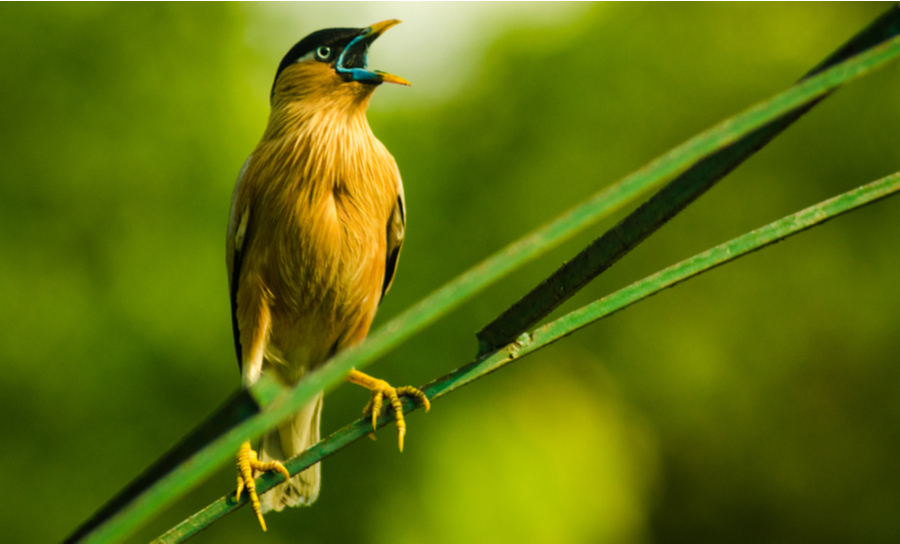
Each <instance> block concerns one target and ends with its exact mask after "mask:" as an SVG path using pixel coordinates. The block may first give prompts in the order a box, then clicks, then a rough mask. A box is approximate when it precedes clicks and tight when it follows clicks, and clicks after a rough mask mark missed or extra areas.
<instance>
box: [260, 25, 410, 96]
mask: <svg viewBox="0 0 900 544" xmlns="http://www.w3.org/2000/svg"><path fill="white" fill-rule="evenodd" d="M398 23H400V21H398V20H396V19H391V20H389V21H382V22H380V23H376V24H374V25H372V26H369V27H366V28H328V29H325V30H319V31H317V32H313V33H312V34H310V35H309V36H307V37H305V38H303V39H302V40H300V41H299V42H297V44H296V45H294V47H292V48H291V50H290V51H288V52H287V54H286V55H285V56H284V58H283V59H282V60H281V64H279V65H278V72H276V74H275V82H274V83H273V84H272V94H271V100H272V104H273V105H274V104H276V102H280V101H287V102H294V101H297V100H315V99H317V98H318V99H329V98H331V99H336V98H337V97H341V96H343V97H349V98H353V97H356V98H367V97H368V96H369V95H371V93H372V91H374V90H375V88H376V87H377V86H378V85H381V84H382V83H385V82H386V83H397V84H400V85H409V82H408V81H406V80H405V79H403V78H402V77H398V76H395V75H393V74H388V73H386V72H381V71H378V70H369V69H368V67H367V56H368V51H369V45H371V44H372V42H374V41H375V40H376V39H377V38H378V37H379V36H381V34H382V33H384V31H385V30H387V29H389V28H391V27H392V26H394V25H396V24H398Z"/></svg>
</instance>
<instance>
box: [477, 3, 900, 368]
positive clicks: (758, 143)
mask: <svg viewBox="0 0 900 544" xmlns="http://www.w3.org/2000/svg"><path fill="white" fill-rule="evenodd" d="M898 34H900V8H898V7H897V6H894V8H893V9H891V10H888V12H887V13H885V14H884V15H882V16H881V17H879V18H878V19H877V20H876V21H875V22H874V23H872V24H871V25H869V27H868V28H867V29H866V30H865V31H864V32H861V33H859V34H857V35H856V36H855V37H854V38H853V39H851V40H850V42H848V43H847V44H846V45H844V46H843V47H841V48H840V49H839V50H838V51H836V52H835V53H834V54H832V55H831V56H829V57H828V58H827V59H826V60H825V61H823V62H822V63H821V64H819V65H818V66H817V67H815V68H814V69H812V70H811V71H810V72H809V73H808V74H806V75H805V76H803V80H805V79H809V78H810V77H812V76H813V75H815V74H817V73H820V72H822V71H823V70H825V69H827V68H829V67H830V66H833V65H835V64H837V63H839V62H841V61H843V60H846V59H847V58H849V57H851V56H853V55H855V54H857V53H858V52H859V51H860V50H862V49H865V48H868V47H872V46H873V45H876V44H878V43H880V42H882V41H884V40H886V39H889V38H892V37H894V36H897V35H898ZM801 81H802V80H801ZM826 96H827V95H823V96H822V97H820V98H819V99H818V100H814V101H811V102H807V103H805V104H803V105H801V106H799V107H797V108H795V109H793V110H791V111H789V112H786V113H785V114H784V115H783V116H781V117H779V118H777V119H775V120H773V121H772V122H770V123H768V124H766V125H765V126H762V127H760V128H759V129H757V130H754V131H753V132H751V133H750V134H747V135H746V136H744V137H743V138H741V139H740V140H738V141H736V142H734V143H732V144H730V145H728V146H725V147H722V148H720V149H718V150H716V151H715V152H714V153H712V154H710V155H709V156H707V157H704V158H703V159H702V160H700V161H698V162H697V163H695V164H693V165H692V166H691V167H690V168H688V169H687V170H685V171H684V172H682V173H681V174H679V175H678V176H677V177H676V178H675V179H674V180H672V181H671V182H670V183H669V184H668V185H666V186H665V187H663V188H662V190H660V191H659V192H658V193H656V194H655V195H653V197H651V198H650V200H648V201H646V202H644V203H643V204H642V205H641V206H640V207H638V209H636V210H634V211H633V212H631V213H630V214H629V215H628V216H627V217H625V218H624V219H623V220H622V221H621V222H619V224H617V225H616V226H615V227H613V228H611V229H610V230H608V231H606V232H605V233H603V235H602V236H600V237H599V238H597V239H596V240H594V241H593V242H592V243H591V244H589V245H588V246H587V247H586V248H584V249H583V250H582V251H580V252H579V253H578V255H576V256H575V257H574V258H572V259H570V260H568V261H567V262H565V263H564V264H563V265H562V266H560V268H559V269H557V270H556V271H555V272H554V273H553V274H552V275H551V276H550V277H548V278H546V279H545V280H543V281H542V282H541V283H540V284H538V285H537V286H536V287H535V288H534V289H532V290H531V291H530V292H529V293H528V294H527V295H525V296H524V297H522V298H521V299H519V300H518V301H516V302H515V303H514V304H513V305H512V306H510V307H509V308H508V309H507V310H506V311H504V312H503V313H502V314H500V315H499V316H498V317H497V318H496V319H494V320H493V321H492V322H491V323H489V324H488V325H487V326H486V327H484V328H483V329H481V331H479V332H478V335H477V337H478V344H479V345H478V350H479V354H484V353H490V352H491V351H493V350H495V349H497V348H498V347H500V346H503V345H505V344H507V343H509V342H511V341H512V340H513V339H514V338H515V337H516V336H518V335H519V334H521V333H522V332H523V331H526V330H528V329H529V328H531V327H533V326H534V325H535V324H537V323H538V322H539V321H540V320H541V319H543V318H545V317H547V315H549V314H550V312H552V311H553V310H555V309H556V308H558V307H559V306H560V305H561V304H563V303H564V302H565V301H566V300H568V299H570V298H571V297H572V296H574V295H575V293H577V292H578V291H580V290H581V289H582V288H583V287H584V286H585V285H587V284H588V283H590V282H591V281H592V280H593V279H594V278H596V277H597V276H599V275H600V274H601V273H603V271H604V270H607V269H608V268H609V267H611V266H612V265H613V264H615V263H616V261H618V260H619V259H621V258H622V257H623V256H625V254H627V253H628V252H629V251H631V250H632V249H634V248H635V247H637V246H638V245H639V244H640V243H641V242H643V241H644V240H645V239H646V238H647V237H648V236H650V235H651V234H653V233H654V232H656V230H658V229H659V228H660V227H662V226H663V225H664V224H665V223H667V222H668V221H669V220H670V219H672V218H673V217H675V215H677V214H678V213H680V212H681V211H682V210H684V209H685V208H686V207H687V206H688V205H690V204H691V203H692V202H694V201H695V200H696V199H697V198H699V197H700V196H701V195H703V193H705V192H706V191H708V190H709V189H711V188H712V187H713V186H714V185H715V184H716V183H718V182H719V180H721V179H722V178H724V177H725V176H726V175H728V173H729V172H731V171H732V170H734V169H735V168H737V167H738V166H740V165H741V164H742V163H743V162H744V161H745V160H747V159H748V158H750V156H752V155H753V154H755V153H756V152H757V151H759V149H760V148H762V147H763V146H765V145H766V144H768V143H769V142H770V141H772V139H774V138H775V137H776V136H778V135H779V134H781V133H782V132H783V131H784V130H785V129H787V128H788V127H789V126H791V125H792V124H793V123H794V122H795V121H797V120H798V119H799V118H800V117H802V116H803V115H804V114H805V113H806V112H808V111H809V110H811V109H812V108H813V107H814V106H815V105H816V104H817V103H818V102H819V101H821V100H823V99H824V98H825V97H826Z"/></svg>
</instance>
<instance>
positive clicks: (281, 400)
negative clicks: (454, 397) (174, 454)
mask: <svg viewBox="0 0 900 544" xmlns="http://www.w3.org/2000/svg"><path fill="white" fill-rule="evenodd" d="M897 55H900V40H898V39H893V40H890V41H888V42H885V43H883V44H882V45H880V46H878V47H874V48H872V49H869V50H867V51H866V52H864V53H861V54H860V55H858V56H856V57H854V58H852V59H850V60H848V61H846V62H844V63H841V64H839V65H837V66H835V67H833V68H830V69H828V70H827V71H825V72H823V73H821V74H819V75H817V76H815V77H812V78H810V79H808V80H806V81H804V82H802V83H800V84H797V85H795V86H793V87H791V88H790V89H788V90H787V91H785V92H783V93H781V94H779V95H777V96H775V97H774V98H772V99H770V100H768V101H767V102H764V103H762V104H760V105H758V106H755V107H753V108H751V109H750V110H748V111H746V112H745V113H742V114H740V115H737V116H735V117H733V118H731V119H729V120H726V121H724V122H723V123H720V124H719V125H717V126H715V127H713V128H712V129H710V130H707V131H706V132H704V133H702V134H700V135H699V136H697V137H695V138H693V139H691V140H689V141H688V142H686V143H685V144H682V145H681V146H679V147H677V148H675V149H673V150H672V151H670V152H668V153H666V154H665V155H663V156H661V157H660V158H658V159H656V160H654V161H653V162H651V163H650V164H648V165H647V166H645V167H644V168H642V169H640V170H638V171H637V172H635V173H633V174H631V175H629V176H628V177H626V178H624V179H623V180H621V181H619V182H618V183H616V184H614V185H612V186H610V187H608V188H607V189H605V190H603V191H601V192H599V193H598V194H596V195H595V196H593V197H592V198H591V199H589V200H588V201H587V202H585V203H584V204H582V205H580V206H577V207H576V208H574V209H572V210H570V211H569V212H567V213H566V214H564V215H562V216H561V217H559V218H558V219H556V220H555V221H553V222H552V223H550V224H548V225H546V226H545V227H543V228H541V229H538V230H537V231H535V232H534V233H532V234H530V235H529V236H527V237H525V238H523V239H522V240H520V241H518V242H516V243H514V244H512V245H510V246H508V247H507V248H506V249H504V250H502V251H501V252H499V253H497V254H496V255H494V256H493V257H490V258H488V259H487V260H485V261H484V262H482V263H481V264H479V265H477V266H476V267H474V268H472V269H471V270H469V271H468V272H466V273H465V274H463V275H462V276H459V277H458V278H457V279H455V280H453V281H451V282H450V283H448V284H447V285H445V286H444V287H443V288H441V289H439V290H437V291H436V292H434V293H433V294H432V295H430V296H429V297H427V298H425V299H424V300H422V301H420V302H419V303H418V304H416V305H414V306H413V307H411V308H410V309H408V310H406V311H405V312H403V313H402V314H401V315H400V316H398V317H397V318H395V319H394V320H392V321H391V322H389V323H388V324H386V325H384V326H383V327H382V328H380V329H379V330H378V331H376V332H375V333H373V334H372V335H371V336H370V337H369V338H368V339H367V340H366V341H365V342H364V343H363V344H361V345H360V346H357V347H356V348H354V349H350V350H347V351H345V352H342V353H340V354H338V355H337V356H335V357H334V358H333V359H332V360H330V361H329V362H328V363H327V364H325V365H323V366H322V367H320V368H319V369H317V370H316V371H315V372H312V373H311V374H310V375H309V376H307V378H305V379H304V380H303V381H302V382H301V383H299V384H298V385H297V386H296V387H295V388H293V389H292V390H290V391H285V392H284V393H282V394H279V395H276V396H275V398H274V399H273V400H272V401H271V402H270V403H265V402H263V403H259V404H260V405H261V406H260V408H261V412H260V413H259V414H257V415H252V416H250V417H248V418H247V419H246V420H244V421H243V423H240V424H239V425H237V426H235V427H233V428H232V429H231V430H230V431H228V432H225V433H224V434H220V435H218V437H217V438H215V439H214V440H212V441H210V442H208V444H207V445H206V446H205V447H203V448H202V449H199V450H197V451H196V452H195V453H193V454H192V455H190V456H189V457H187V458H186V460H184V461H181V462H179V463H178V464H177V466H172V467H170V466H165V465H164V464H163V465H164V466H162V467H160V466H159V464H157V465H154V467H151V471H154V473H155V474H158V473H162V474H165V476H163V477H160V478H154V479H153V481H152V483H149V484H148V485H146V486H135V485H132V486H129V487H128V488H126V490H125V491H123V492H122V493H121V494H120V495H119V496H117V497H115V498H114V499H113V500H112V501H111V504H114V505H115V507H114V508H111V507H106V508H104V509H102V510H101V511H100V513H98V514H97V515H95V516H94V517H92V518H91V519H90V520H88V521H87V522H86V523H85V524H84V525H82V527H80V528H79V529H78V530H77V531H76V532H75V533H74V534H73V535H72V536H71V537H69V539H67V542H91V543H101V542H102V543H105V542H117V541H120V540H122V539H123V538H125V537H126V536H127V535H128V534H130V533H131V532H132V531H134V530H135V529H136V528H137V527H138V526H140V525H141V524H143V523H144V522H145V521H146V520H147V519H149V518H150V517H151V516H152V515H153V514H155V513H156V512H158V511H160V510H161V509H163V508H165V507H166V506H168V505H169V504H171V503H172V502H174V501H175V500H176V499H177V498H178V497H180V496H181V495H183V494H184V493H187V492H188V491H189V490H190V489H192V488H193V487H195V486H196V485H198V484H199V483H200V482H201V481H202V480H203V479H205V478H207V477H208V476H209V475H210V474H212V472H213V471H215V470H216V469H217V468H218V467H220V466H223V465H224V464H225V463H227V462H228V461H229V460H230V459H231V457H232V456H233V455H234V452H236V451H237V449H238V447H239V446H240V444H241V443H242V442H244V441H245V440H250V439H253V438H256V437H258V436H260V435H262V434H263V433H264V432H266V430H268V429H270V428H272V427H274V426H275V425H277V424H278V423H279V422H280V421H282V420H284V419H285V418H286V417H287V416H289V415H290V414H291V413H292V412H294V411H296V410H297V409H298V408H299V407H300V406H302V405H303V404H304V403H305V402H306V401H307V400H309V399H311V398H312V397H313V396H314V395H316V394H317V393H318V392H319V391H323V390H325V391H327V390H330V389H331V388H332V387H334V386H336V385H337V384H338V382H340V381H341V379H342V377H343V376H344V375H345V374H346V373H347V372H348V371H349V370H350V369H351V368H354V367H356V368H361V367H364V366H365V365H367V364H370V363H371V362H372V361H374V360H375V359H377V358H378V357H380V356H381V355H383V354H385V353H386V352H388V351H389V350H390V349H392V348H394V347H395V346H396V345H397V344H399V343H400V342H402V341H403V340H405V339H406V338H408V337H409V336H411V335H412V334H413V333H415V332H417V331H419V330H421V329H422V328H424V327H425V326H427V325H429V324H430V323H432V322H434V321H435V320H436V319H438V318H439V317H441V316H442V315H444V314H446V313H447V312H448V311H450V310H451V309H453V308H455V307H456V306H458V305H459V304H461V303H462V302H464V301H465V300H467V299H469V298H471V297H472V296H473V295H474V294H475V293H477V292H479V291H481V290H482V289H484V288H485V287H487V286H488V285H490V284H492V283H494V282H495V281H497V280H498V279H500V278H501V277H503V276H505V275H506V274H508V273H510V272H511V271H513V270H515V269H516V268H518V267H520V266H522V265H523V264H525V263H526V262H528V261H530V260H532V259H534V258H535V257H537V256H538V255H540V254H541V253H543V252H545V251H547V250H549V249H550V248H552V247H554V246H556V245H558V244H559V243H561V242H563V241H565V240H566V239H568V238H570V237H571V236H574V235H575V234H577V233H578V232H580V231H581V230H583V229H584V228H586V227H587V226H588V225H590V224H592V223H594V222H596V221H598V220H600V219H602V218H604V217H607V216H608V215H610V214H611V213H613V212H615V211H616V210H618V209H620V208H621V207H623V206H624V205H626V204H627V203H629V202H632V201H633V200H635V199H636V198H638V197H640V196H641V195H643V194H645V193H646V192H647V191H649V190H650V189H652V188H654V187H657V186H659V184H661V183H663V182H665V181H666V180H668V179H670V177H671V176H673V175H676V174H677V173H679V172H681V171H683V170H684V169H686V168H688V167H689V166H690V165H691V164H693V163H695V162H696V161H698V160H700V159H702V158H703V157H705V156H707V155H709V154H710V153H712V152H714V151H716V150H717V149H720V148H722V147H724V146H727V145H729V144H731V143H733V142H735V141H737V140H739V139H740V138H742V137H744V136H746V135H747V134H749V133H750V132H752V131H754V130H756V129H758V128H759V127H762V126H764V125H766V124H767V123H769V122H771V121H772V120H774V119H777V118H779V117H781V116H783V115H784V114H785V113H787V112H790V111H792V110H794V109H796V108H798V107H801V106H803V105H804V104H808V103H810V102H812V101H815V100H817V99H819V98H820V97H822V96H824V95H826V94H828V93H829V92H831V91H833V90H834V89H835V88H837V87H838V86H840V85H841V84H843V83H846V82H849V81H851V80H854V79H856V78H858V77H860V76H862V75H864V74H866V73H868V72H870V71H871V70H873V69H874V68H876V67H878V66H880V65H882V64H884V63H885V62H887V61H889V60H891V59H893V58H894V57H896V56H897ZM261 387H265V388H267V389H269V390H271V389H272V384H271V383H264V384H257V386H254V388H253V390H252V391H251V393H253V394H254V395H255V396H257V397H259V396H260V393H259V392H258V391H259V389H260V388H261ZM215 417H216V416H213V419H215ZM192 436H193V435H191V436H189V437H188V438H187V439H186V442H190V441H191V438H192ZM123 495H124V497H123Z"/></svg>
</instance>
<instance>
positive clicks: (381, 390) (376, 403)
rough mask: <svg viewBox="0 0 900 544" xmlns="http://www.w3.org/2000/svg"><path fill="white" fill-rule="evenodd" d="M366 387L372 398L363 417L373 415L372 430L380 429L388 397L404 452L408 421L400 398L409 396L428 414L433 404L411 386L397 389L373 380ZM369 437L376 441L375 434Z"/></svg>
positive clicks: (401, 449) (401, 448)
mask: <svg viewBox="0 0 900 544" xmlns="http://www.w3.org/2000/svg"><path fill="white" fill-rule="evenodd" d="M365 387H367V388H369V389H370V390H371V391H372V396H371V397H369V402H368V403H367V404H366V407H365V408H363V415H365V416H367V415H370V414H371V416H372V430H373V431H375V430H376V429H377V428H378V416H379V414H381V408H382V405H383V403H384V398H385V397H387V399H388V401H389V402H390V403H391V406H392V407H393V408H394V415H395V417H396V419H397V434H398V436H399V443H400V451H403V437H404V436H406V420H405V419H404V418H403V404H402V403H401V402H400V397H401V396H407V397H411V398H412V399H413V400H414V401H418V402H420V403H421V404H422V406H424V407H425V411H426V412H427V411H428V410H430V409H431V403H430V402H429V401H428V397H427V396H425V393H423V392H422V391H420V390H419V389H417V388H415V387H413V386H411V385H404V386H403V387H396V388H395V387H392V386H391V384H389V383H388V382H386V381H384V380H378V379H375V378H371V382H370V383H367V384H365ZM369 437H370V438H372V439H373V440H374V439H375V435H374V434H373V433H369Z"/></svg>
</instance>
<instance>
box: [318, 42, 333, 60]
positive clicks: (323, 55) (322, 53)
mask: <svg viewBox="0 0 900 544" xmlns="http://www.w3.org/2000/svg"><path fill="white" fill-rule="evenodd" d="M316 56H317V57H319V58H320V59H322V60H325V59H327V58H328V57H330V56H331V48H330V47H326V46H324V45H323V46H322V47H319V48H318V49H316Z"/></svg>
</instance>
